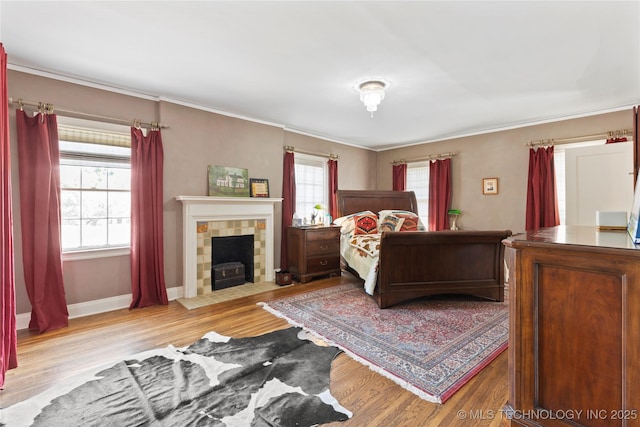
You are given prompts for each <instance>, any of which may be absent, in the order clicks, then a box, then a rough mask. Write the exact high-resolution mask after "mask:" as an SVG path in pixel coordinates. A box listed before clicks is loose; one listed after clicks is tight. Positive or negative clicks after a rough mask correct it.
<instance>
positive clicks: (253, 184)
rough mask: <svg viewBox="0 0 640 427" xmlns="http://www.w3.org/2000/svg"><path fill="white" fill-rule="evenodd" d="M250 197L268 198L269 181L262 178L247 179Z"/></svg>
mask: <svg viewBox="0 0 640 427" xmlns="http://www.w3.org/2000/svg"><path fill="white" fill-rule="evenodd" d="M249 188H250V189H251V197H269V180H268V179H262V178H251V179H249Z"/></svg>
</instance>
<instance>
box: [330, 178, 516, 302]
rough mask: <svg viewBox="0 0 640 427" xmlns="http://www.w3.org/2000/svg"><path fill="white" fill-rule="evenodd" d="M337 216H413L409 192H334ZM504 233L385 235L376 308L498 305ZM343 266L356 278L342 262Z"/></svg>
mask: <svg viewBox="0 0 640 427" xmlns="http://www.w3.org/2000/svg"><path fill="white" fill-rule="evenodd" d="M337 197H338V217H341V216H344V215H349V214H353V213H357V212H361V211H366V210H369V211H371V212H374V213H377V212H379V211H381V210H384V209H402V210H408V211H411V212H415V213H418V206H417V202H416V197H415V194H414V193H413V192H411V191H403V192H401V191H356V190H338V192H337ZM510 235H511V231H510V230H499V231H472V230H458V231H449V230H447V231H416V232H413V231H410V232H406V231H405V232H385V233H383V235H382V237H381V239H380V254H379V263H378V277H377V284H376V289H375V293H374V298H375V300H376V302H377V303H378V306H379V307H380V308H387V307H390V306H392V305H395V304H398V303H401V302H404V301H408V300H411V299H414V298H419V297H423V296H427V295H437V294H467V295H474V296H478V297H483V298H487V299H489V300H493V301H504V246H503V244H502V241H503V240H504V239H506V238H507V237H509V236H510ZM342 261H343V267H344V268H345V269H346V270H347V271H349V272H351V273H352V274H354V275H355V276H356V277H359V275H358V273H357V272H355V271H354V270H353V269H352V268H350V267H349V266H348V265H347V264H346V262H345V261H344V260H342Z"/></svg>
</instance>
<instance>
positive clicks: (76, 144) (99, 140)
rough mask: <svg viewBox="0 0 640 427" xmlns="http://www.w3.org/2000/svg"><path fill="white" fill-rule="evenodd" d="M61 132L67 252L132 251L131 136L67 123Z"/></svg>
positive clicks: (61, 177) (63, 204) (61, 166)
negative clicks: (130, 249)
mask: <svg viewBox="0 0 640 427" xmlns="http://www.w3.org/2000/svg"><path fill="white" fill-rule="evenodd" d="M125 129H127V128H125ZM58 132H59V139H60V186H61V199H60V205H61V220H62V228H61V234H62V250H63V252H66V253H69V252H77V251H86V250H95V249H110V248H123V247H126V248H128V247H129V244H130V238H131V236H130V230H131V148H130V145H131V137H130V135H128V134H125V133H113V132H108V131H102V130H100V131H98V130H93V129H81V128H74V127H69V126H64V125H59V126H58Z"/></svg>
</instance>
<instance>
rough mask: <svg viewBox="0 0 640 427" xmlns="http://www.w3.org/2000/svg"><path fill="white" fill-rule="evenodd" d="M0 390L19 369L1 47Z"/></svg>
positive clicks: (6, 104) (6, 98) (4, 55)
mask: <svg viewBox="0 0 640 427" xmlns="http://www.w3.org/2000/svg"><path fill="white" fill-rule="evenodd" d="M0 164H1V165H2V167H1V169H2V170H1V171H0V215H2V218H1V220H0V242H1V243H0V245H1V246H0V276H1V277H0V286H1V287H2V288H1V289H0V334H1V338H0V388H2V387H3V385H4V379H5V374H6V372H7V371H8V370H9V369H13V368H16V367H17V366H18V357H17V342H18V341H17V335H16V295H15V288H16V287H15V268H14V264H13V213H12V202H11V139H10V138H9V93H8V91H7V53H6V52H5V50H4V46H3V45H2V43H0Z"/></svg>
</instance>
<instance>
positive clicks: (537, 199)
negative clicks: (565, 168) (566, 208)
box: [526, 147, 560, 230]
mask: <svg viewBox="0 0 640 427" xmlns="http://www.w3.org/2000/svg"><path fill="white" fill-rule="evenodd" d="M553 151H554V150H553V147H547V148H543V147H540V148H538V149H537V150H534V149H533V148H531V149H529V181H528V188H527V221H526V229H527V230H537V229H538V228H540V227H554V226H556V225H560V215H559V214H558V197H557V193H556V174H555V165H554V162H553Z"/></svg>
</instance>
